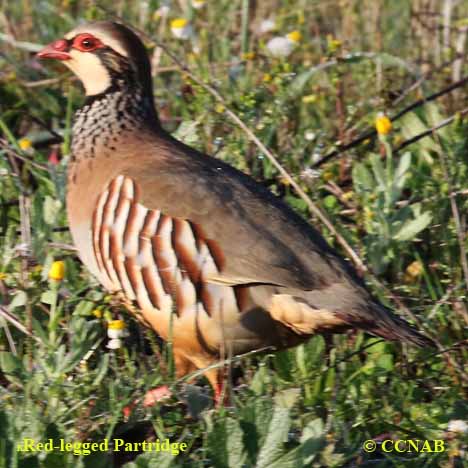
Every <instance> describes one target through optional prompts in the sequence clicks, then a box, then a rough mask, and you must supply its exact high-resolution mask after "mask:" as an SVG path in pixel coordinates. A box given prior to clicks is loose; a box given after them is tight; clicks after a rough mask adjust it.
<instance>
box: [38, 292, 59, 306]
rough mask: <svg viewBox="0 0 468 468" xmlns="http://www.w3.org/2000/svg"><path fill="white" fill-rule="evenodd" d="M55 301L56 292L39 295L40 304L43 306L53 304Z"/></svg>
mask: <svg viewBox="0 0 468 468" xmlns="http://www.w3.org/2000/svg"><path fill="white" fill-rule="evenodd" d="M56 300H57V291H45V292H43V293H42V294H41V302H43V303H44V304H49V305H52V304H55V302H56Z"/></svg>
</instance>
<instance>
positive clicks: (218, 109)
mask: <svg viewBox="0 0 468 468" xmlns="http://www.w3.org/2000/svg"><path fill="white" fill-rule="evenodd" d="M225 110H226V108H225V107H224V106H223V105H222V104H221V103H220V102H218V103H216V105H215V112H216V113H218V114H222V113H223V112H224V111H225Z"/></svg>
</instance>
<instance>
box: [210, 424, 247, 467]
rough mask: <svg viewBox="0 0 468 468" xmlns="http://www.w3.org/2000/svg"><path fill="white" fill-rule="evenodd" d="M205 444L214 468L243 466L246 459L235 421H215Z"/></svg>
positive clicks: (239, 431) (238, 428)
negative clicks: (216, 467) (219, 467)
mask: <svg viewBox="0 0 468 468" xmlns="http://www.w3.org/2000/svg"><path fill="white" fill-rule="evenodd" d="M207 442H208V447H209V450H210V454H211V459H212V460H213V462H214V466H222V467H229V468H237V467H240V466H242V465H243V463H244V459H245V457H246V454H245V452H244V443H243V432H242V429H241V427H240V424H239V421H237V420H236V419H233V418H225V419H222V420H218V421H216V422H215V424H214V426H213V430H212V431H211V432H210V433H209V434H208V439H207Z"/></svg>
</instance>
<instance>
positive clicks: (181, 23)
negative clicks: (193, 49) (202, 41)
mask: <svg viewBox="0 0 468 468" xmlns="http://www.w3.org/2000/svg"><path fill="white" fill-rule="evenodd" d="M171 31H172V34H173V35H174V36H175V37H177V39H182V40H186V39H190V38H191V37H192V35H193V29H192V25H191V24H190V23H189V21H188V20H186V19H185V18H176V19H174V20H172V21H171Z"/></svg>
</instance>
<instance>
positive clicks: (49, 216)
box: [42, 195, 62, 226]
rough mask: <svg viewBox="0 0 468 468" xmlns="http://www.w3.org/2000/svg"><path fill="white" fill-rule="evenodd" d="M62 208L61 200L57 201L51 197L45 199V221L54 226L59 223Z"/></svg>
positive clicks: (47, 196) (43, 211)
mask: <svg viewBox="0 0 468 468" xmlns="http://www.w3.org/2000/svg"><path fill="white" fill-rule="evenodd" d="M61 207H62V203H61V202H60V200H55V199H53V198H52V197H50V196H49V195H46V197H45V199H44V204H43V208H42V213H43V218H44V221H45V222H46V223H47V224H48V225H50V226H53V225H54V224H55V223H56V221H57V216H58V214H59V212H60V208H61Z"/></svg>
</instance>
